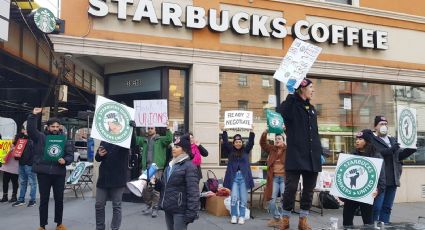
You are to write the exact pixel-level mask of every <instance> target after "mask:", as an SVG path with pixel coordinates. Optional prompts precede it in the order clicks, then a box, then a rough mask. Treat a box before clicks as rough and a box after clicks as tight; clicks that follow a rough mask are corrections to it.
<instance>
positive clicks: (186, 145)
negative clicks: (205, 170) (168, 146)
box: [174, 134, 192, 156]
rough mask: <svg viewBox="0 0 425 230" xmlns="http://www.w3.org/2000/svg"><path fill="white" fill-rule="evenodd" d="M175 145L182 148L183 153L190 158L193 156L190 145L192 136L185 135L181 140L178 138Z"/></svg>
mask: <svg viewBox="0 0 425 230" xmlns="http://www.w3.org/2000/svg"><path fill="white" fill-rule="evenodd" d="M174 145H176V146H180V147H182V149H183V151H184V152H185V153H187V154H188V155H189V156H190V155H191V154H192V150H191V148H192V147H191V145H190V136H189V135H188V134H185V135H183V136H181V137H180V138H177V139H176V141H175V142H174Z"/></svg>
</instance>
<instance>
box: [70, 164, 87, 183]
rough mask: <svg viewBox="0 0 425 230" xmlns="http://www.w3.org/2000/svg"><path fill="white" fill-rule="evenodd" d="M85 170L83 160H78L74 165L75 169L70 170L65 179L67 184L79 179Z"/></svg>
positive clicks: (76, 181)
mask: <svg viewBox="0 0 425 230" xmlns="http://www.w3.org/2000/svg"><path fill="white" fill-rule="evenodd" d="M85 170H86V164H85V163H84V162H81V161H80V162H78V163H77V165H76V166H75V169H74V170H72V172H71V174H70V175H69V177H68V179H67V180H66V183H67V184H76V183H78V181H79V180H80V178H81V176H82V175H83V174H84V171H85Z"/></svg>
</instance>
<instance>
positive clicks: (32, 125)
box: [27, 114, 75, 176]
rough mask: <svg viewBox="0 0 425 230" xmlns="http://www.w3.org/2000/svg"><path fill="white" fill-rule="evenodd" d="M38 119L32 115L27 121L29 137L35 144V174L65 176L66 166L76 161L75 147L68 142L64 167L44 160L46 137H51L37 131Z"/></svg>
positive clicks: (64, 156) (33, 168) (33, 166)
mask: <svg viewBox="0 0 425 230" xmlns="http://www.w3.org/2000/svg"><path fill="white" fill-rule="evenodd" d="M37 117H38V116H37V115H34V114H30V115H29V116H28V120H27V128H28V136H29V138H30V139H31V140H32V141H33V142H34V149H33V150H34V151H33V154H34V158H33V159H34V161H33V165H32V171H33V172H35V173H42V174H51V175H61V176H65V175H66V168H65V166H66V165H69V164H71V163H72V161H74V149H75V148H74V145H73V144H72V142H71V141H67V142H66V144H65V153H64V155H63V159H64V160H65V164H64V165H61V164H59V162H55V161H45V160H43V153H44V144H45V142H46V135H49V133H42V132H40V131H38V130H37Z"/></svg>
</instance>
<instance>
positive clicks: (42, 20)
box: [34, 8, 56, 33]
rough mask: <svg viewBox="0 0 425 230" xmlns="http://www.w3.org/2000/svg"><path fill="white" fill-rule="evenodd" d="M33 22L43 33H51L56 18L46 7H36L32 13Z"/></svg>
mask: <svg viewBox="0 0 425 230" xmlns="http://www.w3.org/2000/svg"><path fill="white" fill-rule="evenodd" d="M34 22H35V25H36V26H37V28H38V29H40V30H41V31H42V32H44V33H51V32H53V30H55V27H56V18H55V15H53V13H52V12H51V11H50V10H48V9H46V8H38V9H37V11H36V12H35V14H34Z"/></svg>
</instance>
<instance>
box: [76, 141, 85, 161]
mask: <svg viewBox="0 0 425 230" xmlns="http://www.w3.org/2000/svg"><path fill="white" fill-rule="evenodd" d="M74 146H75V150H76V152H77V153H78V156H77V161H78V160H87V141H75V142H74ZM75 155H77V154H75Z"/></svg>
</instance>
